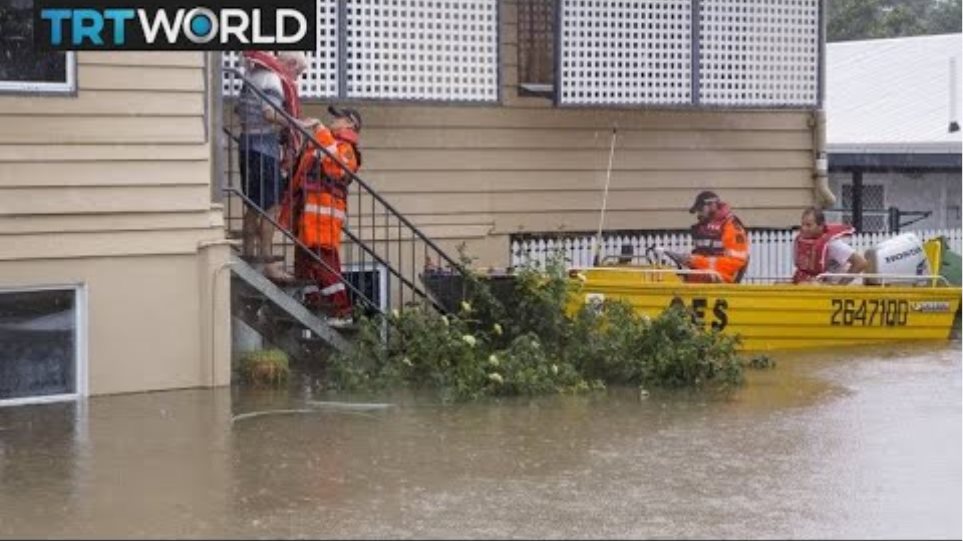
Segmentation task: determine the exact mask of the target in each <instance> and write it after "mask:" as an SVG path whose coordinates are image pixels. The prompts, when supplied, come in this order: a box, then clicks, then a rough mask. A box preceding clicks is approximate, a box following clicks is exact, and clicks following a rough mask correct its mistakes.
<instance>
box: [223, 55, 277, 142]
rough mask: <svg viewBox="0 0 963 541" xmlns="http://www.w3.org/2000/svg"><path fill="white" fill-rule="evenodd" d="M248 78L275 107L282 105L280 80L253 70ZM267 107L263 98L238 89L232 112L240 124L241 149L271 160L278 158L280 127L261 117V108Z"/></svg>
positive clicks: (270, 73)
mask: <svg viewBox="0 0 963 541" xmlns="http://www.w3.org/2000/svg"><path fill="white" fill-rule="evenodd" d="M248 79H249V80H250V81H251V83H252V84H253V85H255V86H256V87H257V88H258V89H259V90H260V91H261V92H263V93H264V95H265V96H267V98H268V99H269V100H270V102H271V103H274V104H275V105H277V106H278V107H283V106H284V90H283V89H282V88H281V78H280V77H278V75H277V74H276V73H274V72H272V71H270V70H266V69H255V70H254V71H251V72H249V73H248ZM265 107H269V106H268V105H267V104H266V103H265V102H264V98H262V97H261V96H259V95H258V94H256V93H255V92H254V91H253V90H251V89H250V88H248V86H247V84H245V85H244V87H242V88H241V93H240V96H239V97H238V101H237V105H236V106H235V112H236V113H237V116H238V118H239V119H240V122H241V145H240V146H241V149H242V150H246V151H254V152H260V153H262V154H265V155H268V156H271V157H273V158H280V156H281V151H280V147H279V145H280V135H279V134H280V126H277V125H275V124H273V123H271V122H269V121H268V120H267V119H266V118H264V108H265Z"/></svg>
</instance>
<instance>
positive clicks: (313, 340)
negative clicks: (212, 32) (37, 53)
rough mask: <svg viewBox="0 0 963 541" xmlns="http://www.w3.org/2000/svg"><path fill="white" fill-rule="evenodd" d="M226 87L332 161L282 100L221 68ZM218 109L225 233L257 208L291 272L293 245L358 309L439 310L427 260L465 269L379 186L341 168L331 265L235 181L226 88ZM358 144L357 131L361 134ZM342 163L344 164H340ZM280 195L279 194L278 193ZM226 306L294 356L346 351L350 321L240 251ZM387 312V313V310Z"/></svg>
mask: <svg viewBox="0 0 963 541" xmlns="http://www.w3.org/2000/svg"><path fill="white" fill-rule="evenodd" d="M224 76H225V77H226V78H227V82H228V85H227V87H228V88H240V87H241V86H242V85H248V89H249V91H250V92H252V93H253V95H255V96H256V97H257V99H258V101H259V102H260V103H261V104H262V105H263V106H266V107H271V108H272V109H273V110H274V111H275V112H276V113H277V115H278V116H279V117H283V118H284V120H285V124H286V126H287V127H288V128H290V129H292V130H295V131H296V132H297V133H299V134H300V136H301V138H302V139H303V143H302V146H301V149H302V151H303V150H304V149H305V148H311V149H312V150H316V149H320V150H321V151H322V152H324V153H325V154H326V155H328V156H329V157H331V158H333V159H334V160H335V161H336V162H338V163H339V164H341V162H340V160H338V158H337V157H336V156H333V155H332V154H331V153H330V152H329V151H328V150H327V149H325V148H324V147H323V146H322V145H321V144H320V143H319V142H318V141H317V140H315V139H314V136H313V134H312V133H311V132H309V131H307V130H305V129H303V128H302V127H301V126H300V125H299V124H298V123H296V122H295V121H294V119H293V118H291V117H290V116H289V115H288V114H287V113H286V112H285V111H284V110H283V109H282V108H281V107H278V106H277V105H275V104H274V103H273V102H271V101H270V100H268V99H267V97H266V96H265V95H264V94H263V93H262V92H261V91H260V90H259V89H258V88H257V87H255V86H253V85H249V81H248V80H247V79H246V78H245V77H244V75H243V74H242V73H241V72H239V71H237V70H233V69H224ZM225 98H226V99H225V101H224V103H225V104H226V105H227V107H225V110H224V111H223V113H222V114H223V115H224V119H223V123H224V132H225V133H226V134H227V136H228V137H227V138H226V145H225V146H224V148H222V151H223V154H222V157H223V158H224V159H223V160H222V161H221V163H222V164H223V165H224V171H223V173H224V176H225V179H226V180H225V182H224V183H223V192H224V195H225V223H226V226H227V229H228V235H229V236H230V237H232V238H237V237H238V236H239V234H240V229H241V228H240V227H239V226H240V224H241V222H242V221H243V215H244V213H255V214H256V215H258V216H260V217H261V219H262V220H267V221H269V222H270V223H271V224H273V225H274V226H275V230H276V233H275V240H274V244H273V247H272V250H271V254H270V255H271V257H273V258H274V259H277V260H279V261H281V262H282V263H281V264H282V266H283V268H284V269H285V270H286V271H288V272H291V273H292V274H293V261H294V252H295V251H296V250H298V249H302V250H304V252H303V253H307V254H309V255H310V257H312V258H313V260H314V261H315V262H317V263H318V264H320V265H322V266H324V267H325V268H326V269H327V270H328V271H330V272H332V273H334V274H336V275H337V276H338V280H339V281H340V283H342V284H344V286H345V290H346V291H347V294H348V297H349V299H350V301H351V303H352V305H353V306H354V308H355V310H356V312H360V313H363V314H365V315H368V316H371V315H377V314H382V315H384V314H386V313H389V312H390V311H391V310H393V309H397V310H404V309H406V308H407V307H410V306H411V305H413V304H417V305H421V306H425V307H429V308H433V309H435V310H439V311H443V308H442V305H441V303H439V302H438V299H436V298H434V297H433V296H432V295H431V294H430V293H429V292H428V291H427V290H426V288H425V287H424V284H423V283H422V282H421V278H422V273H423V272H424V270H425V268H426V267H428V266H429V265H430V267H431V268H432V270H433V271H435V272H437V271H438V270H439V269H442V271H443V272H451V273H456V274H463V273H464V272H465V270H464V269H463V268H462V266H461V265H460V264H459V263H457V262H456V261H455V260H454V259H452V258H451V257H450V256H449V255H448V254H447V253H445V252H444V251H443V250H442V249H441V248H439V247H438V246H437V245H436V244H435V243H434V242H433V241H432V240H431V239H429V238H428V237H427V236H426V235H425V234H424V233H423V232H422V231H421V230H420V229H418V228H417V227H416V226H415V225H414V224H412V223H411V222H410V221H409V220H408V219H407V218H406V217H405V216H403V215H402V214H401V213H400V212H398V210H397V209H395V208H394V206H392V205H391V204H390V203H389V202H388V201H386V200H385V199H384V198H383V197H382V196H381V195H380V194H378V193H377V192H376V191H375V190H374V189H373V188H372V187H371V186H370V185H369V184H368V183H367V182H365V181H364V180H363V179H362V178H360V177H359V176H358V175H356V174H354V173H351V172H350V170H348V169H347V168H345V171H346V172H347V174H348V176H349V177H350V178H351V181H352V182H351V185H350V188H349V193H348V211H347V217H346V219H345V221H344V227H343V231H342V249H341V252H340V256H341V262H342V268H340V269H332V268H331V267H330V266H328V265H326V264H325V262H324V261H323V260H322V259H321V258H320V257H319V256H318V255H317V254H316V253H314V252H312V251H311V250H310V249H308V247H307V246H305V245H304V244H302V243H301V241H300V240H299V239H298V238H297V237H296V236H295V235H294V234H292V232H291V231H289V230H287V229H284V228H282V227H280V224H279V223H278V222H277V220H276V219H275V218H274V217H273V216H271V215H270V214H269V213H268V212H267V211H266V210H265V209H263V208H260V207H259V206H258V205H257V204H255V202H254V201H252V200H251V199H250V198H249V197H247V195H245V193H244V192H243V190H242V189H241V178H240V171H239V163H238V157H239V148H238V147H239V143H240V141H239V138H238V136H239V134H240V133H241V130H240V128H241V126H240V121H239V119H238V117H237V115H236V114H235V112H234V110H233V109H234V108H233V105H234V103H235V102H236V100H234V99H232V98H231V97H230V96H225ZM361 146H362V149H363V134H362V145H361ZM341 165H342V166H343V165H344V164H341ZM276 195H277V196H278V197H277V198H276V199H277V200H280V195H281V194H276ZM232 263H233V265H232V269H233V280H232V312H233V315H234V316H235V317H238V318H240V319H241V320H242V321H244V322H245V323H247V324H248V325H249V326H250V327H252V328H253V329H255V330H257V331H258V332H259V333H260V334H261V335H262V336H263V337H264V338H265V339H267V340H268V341H269V342H271V343H273V344H274V345H275V346H277V347H279V348H281V349H284V350H285V351H286V352H287V353H288V354H289V355H291V356H292V357H295V358H298V359H303V360H312V359H317V358H319V356H323V355H324V354H325V353H326V352H330V351H331V350H338V351H345V350H347V349H348V348H350V347H351V334H352V333H353V330H354V329H352V328H350V327H349V328H337V329H336V328H334V327H332V326H331V325H329V324H328V323H327V321H326V319H325V318H324V317H319V315H318V314H315V313H313V312H312V311H311V310H309V309H308V308H307V307H305V306H304V305H303V304H302V302H301V299H300V290H301V287H302V286H303V285H304V284H299V283H296V284H294V285H293V286H291V287H287V286H284V287H281V286H278V285H276V284H275V283H273V282H272V281H271V280H269V279H268V278H266V277H265V276H264V275H263V274H262V273H261V272H260V270H258V269H257V268H255V266H253V265H252V264H251V263H250V262H249V261H246V260H245V259H243V258H242V257H240V256H239V254H235V257H234V258H233V261H232ZM387 319H389V320H390V318H387Z"/></svg>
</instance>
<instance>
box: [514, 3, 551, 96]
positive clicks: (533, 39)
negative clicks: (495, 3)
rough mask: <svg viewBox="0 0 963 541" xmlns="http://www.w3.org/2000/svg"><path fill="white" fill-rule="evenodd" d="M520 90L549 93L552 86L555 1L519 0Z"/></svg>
mask: <svg viewBox="0 0 963 541" xmlns="http://www.w3.org/2000/svg"><path fill="white" fill-rule="evenodd" d="M518 81H519V87H520V89H521V90H523V91H525V92H529V93H538V94H543V93H544V94H550V93H551V92H553V90H554V86H555V0H518Z"/></svg>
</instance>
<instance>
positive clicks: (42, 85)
mask: <svg viewBox="0 0 963 541" xmlns="http://www.w3.org/2000/svg"><path fill="white" fill-rule="evenodd" d="M64 69H65V71H66V72H67V80H66V82H63V83H50V82H46V81H3V80H0V93H3V94H6V93H11V94H13V93H16V94H74V93H76V91H77V53H75V52H67V62H66V64H65V66H64Z"/></svg>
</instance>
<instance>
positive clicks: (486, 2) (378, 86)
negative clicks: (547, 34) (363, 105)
mask: <svg viewBox="0 0 963 541" xmlns="http://www.w3.org/2000/svg"><path fill="white" fill-rule="evenodd" d="M346 10H347V49H348V50H347V63H348V65H347V77H346V79H347V87H348V90H347V97H349V98H380V99H415V100H455V101H496V100H497V99H498V1H497V0H461V1H451V0H447V1H440V0H347V9H346Z"/></svg>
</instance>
